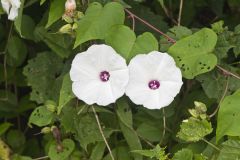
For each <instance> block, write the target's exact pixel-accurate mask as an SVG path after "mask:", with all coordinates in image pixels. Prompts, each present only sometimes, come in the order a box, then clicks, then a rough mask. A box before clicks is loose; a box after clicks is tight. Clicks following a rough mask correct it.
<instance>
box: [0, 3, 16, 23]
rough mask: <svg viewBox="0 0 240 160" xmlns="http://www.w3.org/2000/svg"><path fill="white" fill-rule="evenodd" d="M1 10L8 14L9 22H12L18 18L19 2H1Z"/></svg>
mask: <svg viewBox="0 0 240 160" xmlns="http://www.w3.org/2000/svg"><path fill="white" fill-rule="evenodd" d="M1 3H2V7H3V10H4V11H5V12H6V13H7V14H8V19H9V20H12V21H13V20H14V19H15V18H16V17H17V16H18V9H19V8H20V5H21V2H20V0H1Z"/></svg>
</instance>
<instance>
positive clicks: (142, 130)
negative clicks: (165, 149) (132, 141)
mask: <svg viewBox="0 0 240 160" xmlns="http://www.w3.org/2000/svg"><path fill="white" fill-rule="evenodd" d="M136 131H137V134H138V135H139V136H140V137H142V138H144V139H146V140H149V141H151V142H159V141H160V140H161V137H162V134H161V129H160V128H158V126H155V125H150V124H147V123H142V124H141V125H139V127H138V128H137V130H136Z"/></svg>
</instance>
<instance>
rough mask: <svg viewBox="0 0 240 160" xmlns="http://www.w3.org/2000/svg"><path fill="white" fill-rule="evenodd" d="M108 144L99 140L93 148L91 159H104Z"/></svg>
mask: <svg viewBox="0 0 240 160" xmlns="http://www.w3.org/2000/svg"><path fill="white" fill-rule="evenodd" d="M105 148H106V145H105V143H104V142H98V143H97V145H95V147H94V148H93V151H92V154H91V157H90V159H92V160H102V157H103V155H104V151H105Z"/></svg>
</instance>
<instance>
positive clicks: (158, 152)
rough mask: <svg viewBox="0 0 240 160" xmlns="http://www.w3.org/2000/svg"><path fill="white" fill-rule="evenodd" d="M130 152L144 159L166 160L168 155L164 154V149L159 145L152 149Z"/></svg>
mask: <svg viewBox="0 0 240 160" xmlns="http://www.w3.org/2000/svg"><path fill="white" fill-rule="evenodd" d="M132 152H134V153H138V154H141V155H143V156H146V157H150V158H156V159H158V160H168V154H166V153H165V150H164V148H161V147H160V146H159V145H157V146H156V147H155V148H154V149H150V150H135V151H132Z"/></svg>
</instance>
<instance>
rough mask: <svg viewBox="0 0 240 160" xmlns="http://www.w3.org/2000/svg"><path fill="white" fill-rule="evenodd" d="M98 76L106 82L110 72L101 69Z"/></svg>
mask: <svg viewBox="0 0 240 160" xmlns="http://www.w3.org/2000/svg"><path fill="white" fill-rule="evenodd" d="M99 78H100V79H101V81H103V82H107V81H108V80H109V78H110V74H109V72H108V71H102V72H100V75H99Z"/></svg>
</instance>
